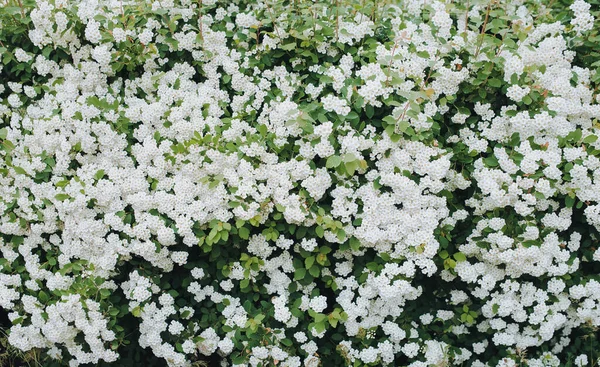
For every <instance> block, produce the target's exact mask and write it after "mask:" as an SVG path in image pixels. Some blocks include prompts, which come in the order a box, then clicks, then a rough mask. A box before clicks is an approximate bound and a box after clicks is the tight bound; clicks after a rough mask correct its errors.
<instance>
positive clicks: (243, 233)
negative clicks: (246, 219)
mask: <svg viewBox="0 0 600 367" xmlns="http://www.w3.org/2000/svg"><path fill="white" fill-rule="evenodd" d="M238 235H239V236H240V238H241V239H243V240H247V239H248V238H250V230H249V229H248V228H246V227H241V228H239V229H238Z"/></svg>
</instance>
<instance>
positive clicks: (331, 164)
mask: <svg viewBox="0 0 600 367" xmlns="http://www.w3.org/2000/svg"><path fill="white" fill-rule="evenodd" d="M340 163H342V158H340V157H339V156H337V155H332V156H331V157H329V158H327V163H325V167H327V168H335V167H337V166H339V165H340Z"/></svg>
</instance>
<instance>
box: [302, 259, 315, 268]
mask: <svg viewBox="0 0 600 367" xmlns="http://www.w3.org/2000/svg"><path fill="white" fill-rule="evenodd" d="M314 263H315V257H314V256H309V257H307V258H306V259H305V260H304V267H305V268H306V269H310V268H311V266H313V264H314Z"/></svg>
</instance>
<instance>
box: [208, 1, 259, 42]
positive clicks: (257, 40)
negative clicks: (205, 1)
mask: <svg viewBox="0 0 600 367" xmlns="http://www.w3.org/2000/svg"><path fill="white" fill-rule="evenodd" d="M198 2H199V3H200V6H199V8H198V12H199V13H200V14H199V17H200V19H199V24H198V25H199V28H200V40H201V41H202V43H204V34H203V33H202V28H204V27H202V0H198ZM257 41H258V36H257Z"/></svg>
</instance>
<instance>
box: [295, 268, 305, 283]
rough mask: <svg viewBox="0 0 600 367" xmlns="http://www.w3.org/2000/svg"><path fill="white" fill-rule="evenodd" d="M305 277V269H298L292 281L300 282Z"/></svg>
mask: <svg viewBox="0 0 600 367" xmlns="http://www.w3.org/2000/svg"><path fill="white" fill-rule="evenodd" d="M305 276H306V269H305V268H298V269H296V271H295V272H294V280H302V279H304V277H305Z"/></svg>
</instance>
